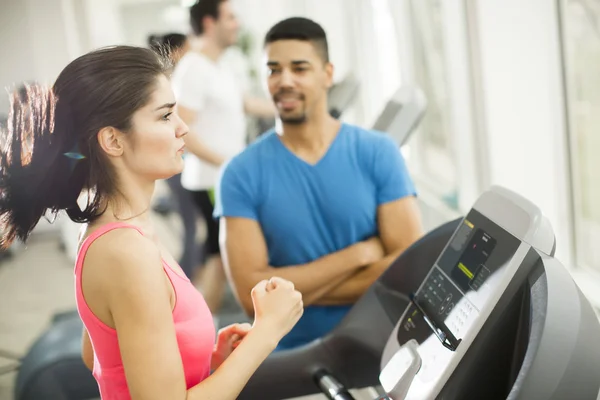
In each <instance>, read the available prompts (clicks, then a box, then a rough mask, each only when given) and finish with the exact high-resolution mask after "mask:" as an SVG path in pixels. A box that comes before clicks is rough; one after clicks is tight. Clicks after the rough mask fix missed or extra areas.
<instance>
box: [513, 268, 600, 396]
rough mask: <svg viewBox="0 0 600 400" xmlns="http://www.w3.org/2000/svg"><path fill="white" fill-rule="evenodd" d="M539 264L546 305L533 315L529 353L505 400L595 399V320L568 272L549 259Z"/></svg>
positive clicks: (598, 367)
mask: <svg viewBox="0 0 600 400" xmlns="http://www.w3.org/2000/svg"><path fill="white" fill-rule="evenodd" d="M543 262H544V271H545V276H544V279H545V282H546V303H545V304H539V306H540V307H539V308H538V309H536V311H537V312H535V313H533V318H532V320H531V336H530V341H529V348H528V350H527V353H526V356H525V360H524V362H523V364H522V368H521V370H520V372H519V375H518V377H517V380H516V382H515V385H514V387H513V390H512V392H511V394H510V396H509V399H510V400H513V399H515V400H516V399H518V400H525V399H527V400H538V399H539V400H559V399H575V398H577V399H581V400H587V399H589V400H593V399H596V398H597V397H598V392H599V390H600V346H598V338H600V324H599V323H598V318H597V316H596V314H595V313H594V311H593V309H592V307H591V305H590V303H589V301H588V300H587V299H586V298H585V297H584V296H583V294H582V293H581V291H580V290H579V288H578V287H577V285H576V284H575V282H573V279H572V278H571V276H570V274H569V272H568V271H567V269H566V268H565V267H564V266H562V265H561V264H560V262H558V260H556V259H554V258H551V257H547V256H545V257H543ZM543 305H545V307H544V308H542V307H541V306H543Z"/></svg>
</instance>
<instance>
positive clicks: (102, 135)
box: [98, 126, 123, 157]
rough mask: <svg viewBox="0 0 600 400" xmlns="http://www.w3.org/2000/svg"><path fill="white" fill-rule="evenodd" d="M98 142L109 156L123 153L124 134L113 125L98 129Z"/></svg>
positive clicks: (117, 155)
mask: <svg viewBox="0 0 600 400" xmlns="http://www.w3.org/2000/svg"><path fill="white" fill-rule="evenodd" d="M98 144H99V145H100V148H101V149H102V150H103V151H104V152H105V153H106V154H108V155H109V156H113V157H119V156H121V155H122V154H123V135H122V133H121V132H119V131H118V130H117V129H115V128H113V127H111V126H108V127H105V128H102V129H100V130H99V131H98Z"/></svg>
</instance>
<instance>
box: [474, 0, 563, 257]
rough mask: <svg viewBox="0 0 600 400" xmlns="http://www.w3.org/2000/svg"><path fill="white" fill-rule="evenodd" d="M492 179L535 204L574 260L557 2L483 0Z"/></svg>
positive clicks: (480, 29)
mask: <svg viewBox="0 0 600 400" xmlns="http://www.w3.org/2000/svg"><path fill="white" fill-rule="evenodd" d="M476 4H477V16H478V19H479V20H478V24H479V26H478V33H479V41H480V48H479V52H480V54H481V66H482V78H483V107H484V111H485V115H486V126H485V128H486V135H487V141H488V143H489V151H488V152H487V154H488V156H489V168H490V180H491V183H493V184H499V185H502V186H505V187H507V188H509V189H512V190H514V191H516V192H518V193H520V194H522V195H523V196H525V197H527V198H528V199H530V200H531V201H533V202H534V203H536V204H537V205H538V206H539V207H540V208H541V209H542V211H543V212H544V213H545V214H546V215H547V216H548V218H549V219H550V221H551V223H552V225H553V227H554V230H555V232H556V236H557V243H558V248H557V256H558V257H559V258H560V259H562V260H563V262H565V263H566V264H570V263H571V260H572V251H571V237H570V231H571V229H570V218H569V217H570V216H569V193H568V191H567V187H568V186H567V174H566V171H567V169H566V147H565V137H566V131H565V117H564V115H565V108H564V93H563V91H562V81H561V79H562V77H561V67H560V66H561V63H560V43H559V36H558V35H559V30H558V14H557V9H556V2H550V1H547V0H529V1H526V2H523V1H521V0H503V1H501V2H500V1H496V0H479V1H477V3H476Z"/></svg>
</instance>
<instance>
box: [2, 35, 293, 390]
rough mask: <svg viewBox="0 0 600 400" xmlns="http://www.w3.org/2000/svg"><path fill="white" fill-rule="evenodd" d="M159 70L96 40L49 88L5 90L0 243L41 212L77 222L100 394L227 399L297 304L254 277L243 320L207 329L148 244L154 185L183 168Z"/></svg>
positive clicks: (87, 335)
mask: <svg viewBox="0 0 600 400" xmlns="http://www.w3.org/2000/svg"><path fill="white" fill-rule="evenodd" d="M168 68H169V67H168V65H167V64H166V63H165V60H163V59H161V57H159V56H158V55H157V54H156V53H155V52H153V51H152V50H150V49H143V48H137V47H128V46H116V47H108V48H104V49H101V50H97V51H93V52H90V53H87V54H85V55H83V56H81V57H79V58H77V59H75V60H74V61H72V62H71V63H70V64H69V65H67V66H66V67H65V69H63V71H62V72H61V73H60V75H59V76H58V79H57V80H56V82H55V84H54V86H53V87H52V88H44V87H37V86H35V87H29V88H28V89H27V100H26V102H25V103H23V102H22V101H19V99H18V96H13V98H12V102H11V104H12V106H11V110H10V117H9V121H8V130H7V132H4V135H5V137H6V139H7V141H6V142H5V143H4V146H2V148H1V149H0V191H1V196H0V221H2V230H1V232H2V234H1V236H0V239H1V243H2V246H3V247H7V246H8V245H10V243H11V242H13V241H14V240H15V239H20V240H22V241H26V240H27V238H28V237H29V235H30V233H31V232H32V230H33V229H34V228H35V226H36V224H37V223H38V221H39V220H40V218H41V217H42V216H44V215H45V214H46V213H47V212H53V213H57V212H61V211H66V213H67V215H68V216H69V218H70V219H71V220H73V221H74V222H77V223H82V224H85V225H84V228H85V229H84V230H83V231H82V236H81V238H80V243H79V252H78V256H77V260H76V265H75V296H76V301H77V310H78V312H79V315H80V316H81V319H82V321H83V325H84V331H83V341H82V346H83V347H82V357H83V361H84V363H85V364H86V365H87V366H88V367H89V368H90V369H91V370H92V372H93V375H94V377H95V379H96V380H97V382H98V386H99V389H100V396H101V398H103V399H132V398H133V399H144V400H165V399H169V400H195V399H197V400H200V399H217V398H218V399H223V400H225V399H231V400H233V399H236V398H237V397H238V395H239V393H240V391H241V390H242V388H243V387H244V385H245V384H246V382H247V381H248V379H249V378H250V377H251V376H252V374H253V373H254V371H255V370H256V369H257V368H258V366H259V365H260V364H261V363H262V362H263V360H264V359H265V358H266V357H267V356H268V355H269V354H270V353H271V352H272V351H273V349H274V348H275V347H276V345H277V343H278V341H279V340H280V339H281V337H282V336H284V335H285V334H286V333H287V332H288V331H289V330H290V329H291V328H292V326H293V325H294V324H295V323H296V321H297V320H298V319H299V318H300V316H301V315H302V309H303V307H302V299H301V295H300V293H299V292H297V291H295V290H294V287H293V285H292V284H291V283H290V282H288V281H286V280H283V279H280V278H275V277H274V278H271V279H269V280H265V281H262V282H261V283H259V284H257V285H256V286H255V287H254V288H253V289H252V293H251V296H252V298H253V299H254V302H255V314H256V318H255V320H254V324H253V325H252V326H249V325H244V324H241V325H238V324H235V325H231V326H229V327H227V328H224V329H222V330H221V331H220V332H219V333H218V334H217V335H215V327H214V325H213V320H212V316H211V313H210V310H209V309H208V307H207V306H206V303H205V301H204V299H203V297H202V294H201V293H200V292H198V290H196V288H195V287H194V286H193V285H192V284H191V282H190V281H189V280H188V279H187V278H186V277H185V275H184V273H183V271H182V270H181V268H180V267H179V266H178V265H177V262H175V260H174V259H173V257H172V256H171V254H169V252H168V251H167V249H166V248H165V247H164V246H163V245H162V244H161V243H160V242H159V241H158V239H157V233H156V230H155V228H154V226H153V224H152V218H151V215H150V205H151V201H152V194H153V191H154V188H155V184H156V181H157V180H160V179H166V178H169V177H170V176H173V175H175V174H177V173H179V172H181V170H182V168H183V159H182V155H183V152H184V148H185V142H184V140H183V138H184V137H185V135H186V134H187V133H188V127H187V126H186V125H185V123H183V121H181V119H180V118H179V117H178V116H177V114H176V113H175V112H174V111H175V105H176V101H175V96H174V94H173V91H172V89H171V85H170V82H169V80H168V78H167V76H166V72H167V71H168ZM26 108H28V109H29V117H28V115H27V114H26V113H25V112H24V111H23V110H24V109H26ZM26 119H29V120H30V121H29V122H28V123H26ZM28 143H31V144H32V145H31V146H29V145H28ZM26 144H27V145H26ZM215 336H216V338H215ZM215 339H216V344H215Z"/></svg>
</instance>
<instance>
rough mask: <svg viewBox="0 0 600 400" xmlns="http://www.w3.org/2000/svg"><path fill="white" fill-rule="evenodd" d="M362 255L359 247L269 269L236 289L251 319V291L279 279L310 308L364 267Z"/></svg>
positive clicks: (256, 273) (255, 274)
mask: <svg viewBox="0 0 600 400" xmlns="http://www.w3.org/2000/svg"><path fill="white" fill-rule="evenodd" d="M359 253H360V251H359V250H358V248H357V247H355V246H351V247H348V248H346V249H343V250H340V251H337V252H335V253H331V254H328V255H326V256H324V257H321V258H319V259H317V260H315V261H313V262H310V263H307V264H302V265H294V266H284V267H279V268H274V267H268V268H265V269H263V270H260V271H256V272H254V273H252V275H251V276H250V277H248V278H249V279H248V278H247V280H246V283H245V284H243V285H242V286H239V287H236V292H237V293H238V295H239V299H240V301H241V303H242V305H243V307H244V310H245V311H246V312H247V313H248V314H249V315H251V313H252V310H253V305H252V299H251V296H250V292H251V289H252V287H253V286H254V285H255V284H256V283H258V282H260V281H262V280H264V279H270V278H271V277H273V276H278V277H280V278H283V279H286V280H288V281H290V282H292V283H294V286H295V288H296V290H298V291H299V292H300V293H302V300H303V302H304V305H310V304H313V303H314V302H315V301H316V300H317V299H318V298H320V297H322V296H323V295H324V294H325V293H327V292H329V291H331V289H333V288H334V287H335V286H337V285H339V284H340V283H341V282H342V281H344V280H346V279H348V277H350V276H351V275H352V274H353V273H354V272H355V271H356V270H357V269H358V268H360V267H361V266H362V265H365V263H364V262H363V261H362V260H361V256H360V254H359ZM234 278H235V277H234ZM234 282H235V279H234Z"/></svg>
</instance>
